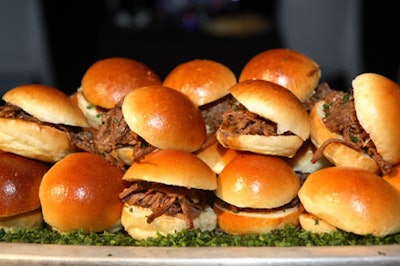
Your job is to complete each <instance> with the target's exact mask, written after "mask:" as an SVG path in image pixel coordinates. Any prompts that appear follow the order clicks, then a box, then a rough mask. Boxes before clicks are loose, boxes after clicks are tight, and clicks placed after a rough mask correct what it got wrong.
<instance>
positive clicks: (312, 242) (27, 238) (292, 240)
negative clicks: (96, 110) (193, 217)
mask: <svg viewBox="0 0 400 266" xmlns="http://www.w3.org/2000/svg"><path fill="white" fill-rule="evenodd" d="M0 242H12V243H39V244H61V245H92V246H142V247H228V246H243V247H290V246H337V245H383V244H400V233H398V234H393V235H389V236H385V237H375V236H371V235H365V236H360V235H355V234H352V233H347V232H344V231H340V230H339V231H335V232H330V233H312V232H309V231H305V230H303V229H301V228H298V227H293V226H286V228H285V229H279V230H273V231H271V232H269V233H265V234H257V235H245V236H234V235H228V234H226V233H223V232H221V231H219V230H213V231H205V232H202V231H201V230H199V229H196V230H183V231H181V232H178V233H176V234H174V235H167V236H162V235H159V236H158V237H156V238H148V239H146V240H136V239H134V238H132V237H131V236H129V235H128V234H127V233H125V232H123V231H120V232H117V233H109V232H103V233H89V234H85V233H83V232H82V231H79V230H78V231H74V232H70V233H64V234H61V233H59V232H57V231H53V230H51V229H49V228H47V227H46V228H39V229H15V230H11V231H5V230H4V229H0Z"/></svg>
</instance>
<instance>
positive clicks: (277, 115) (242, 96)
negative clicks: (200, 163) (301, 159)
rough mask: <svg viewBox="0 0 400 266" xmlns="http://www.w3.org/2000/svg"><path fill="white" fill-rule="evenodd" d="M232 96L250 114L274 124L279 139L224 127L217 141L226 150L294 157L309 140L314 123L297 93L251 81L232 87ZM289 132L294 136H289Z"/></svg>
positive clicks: (218, 132)
mask: <svg viewBox="0 0 400 266" xmlns="http://www.w3.org/2000/svg"><path fill="white" fill-rule="evenodd" d="M230 92H231V94H232V95H233V97H235V98H236V100H237V101H238V102H240V103H241V104H243V105H244V106H245V107H246V108H247V110H249V111H250V112H252V113H255V114H257V115H259V116H261V117H263V118H265V119H266V120H269V121H272V122H274V123H275V124H276V125H277V130H276V131H277V132H276V133H277V135H271V136H265V135H254V134H247V135H246V134H238V133H234V132H231V131H230V130H227V129H225V128H223V127H220V128H219V129H218V130H217V132H216V137H217V139H218V141H219V142H220V143H221V144H222V145H223V146H224V147H228V148H231V149H237V150H247V151H252V152H256V153H261V154H268V155H279V156H286V157H293V156H294V155H295V153H296V151H297V150H298V149H299V148H300V146H301V145H302V144H303V142H304V141H305V140H306V139H308V138H309V135H310V121H309V117H308V113H307V111H306V109H305V108H304V106H303V105H302V103H301V102H300V100H299V99H298V98H296V96H295V95H294V94H293V93H291V92H290V91H289V90H287V89H285V88H284V87H282V86H280V85H279V84H276V83H273V82H270V81H266V80H247V81H243V82H239V83H237V84H236V85H234V86H232V87H231V89H230ZM229 128H230V127H229ZM229 128H228V129H229ZM285 132H291V133H292V134H290V135H285V134H284V133H285Z"/></svg>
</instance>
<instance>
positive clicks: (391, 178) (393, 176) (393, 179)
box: [382, 163, 400, 191]
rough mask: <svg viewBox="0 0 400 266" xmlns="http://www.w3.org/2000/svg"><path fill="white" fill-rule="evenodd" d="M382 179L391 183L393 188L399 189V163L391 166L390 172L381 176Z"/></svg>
mask: <svg viewBox="0 0 400 266" xmlns="http://www.w3.org/2000/svg"><path fill="white" fill-rule="evenodd" d="M382 177H383V180H385V181H387V182H388V183H389V184H391V185H392V186H393V187H394V188H395V189H397V190H398V191H400V163H399V164H396V165H395V166H393V168H392V171H391V172H390V174H387V175H384V176H382Z"/></svg>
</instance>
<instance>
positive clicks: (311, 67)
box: [239, 48, 321, 102]
mask: <svg viewBox="0 0 400 266" xmlns="http://www.w3.org/2000/svg"><path fill="white" fill-rule="evenodd" d="M320 77H321V69H320V66H319V65H318V64H317V63H316V62H314V60H312V59H311V58H309V57H307V56H306V55H304V54H302V53H300V52H298V51H295V50H292V49H287V48H275V49H269V50H266V51H263V52H260V53H258V54H256V55H255V56H253V57H252V58H251V59H250V60H249V61H248V62H247V63H246V65H245V66H244V67H243V69H242V71H241V73H240V76H239V82H242V81H245V80H250V79H262V80H268V81H272V82H275V83H278V84H280V85H281V86H283V87H285V88H287V89H288V90H290V91H292V92H293V93H294V94H295V95H296V96H297V97H298V98H299V99H300V101H302V102H304V101H305V100H307V99H308V98H310V97H311V96H312V94H313V93H314V90H315V88H316V87H317V86H318V83H319V80H320Z"/></svg>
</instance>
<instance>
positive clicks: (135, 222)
mask: <svg viewBox="0 0 400 266" xmlns="http://www.w3.org/2000/svg"><path fill="white" fill-rule="evenodd" d="M151 213H152V212H151V210H150V209H148V208H142V207H137V206H132V205H128V204H127V203H125V204H124V206H123V209H122V215H121V224H122V226H123V227H124V229H125V231H126V232H128V234H129V235H130V236H132V237H133V238H135V239H146V238H149V237H157V236H158V234H161V235H168V234H174V233H177V232H180V231H182V230H184V229H188V226H187V224H186V222H185V220H183V219H180V218H177V217H172V216H168V215H162V216H159V217H157V218H156V219H154V221H153V222H152V223H147V217H148V216H149V215H151ZM193 222H194V228H195V229H197V228H198V229H201V230H203V231H206V230H209V231H211V230H214V229H215V228H216V227H217V218H216V215H215V213H214V211H213V209H212V208H211V207H209V208H207V209H205V211H204V212H202V213H201V214H200V216H199V217H197V218H196V219H194V220H193Z"/></svg>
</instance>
